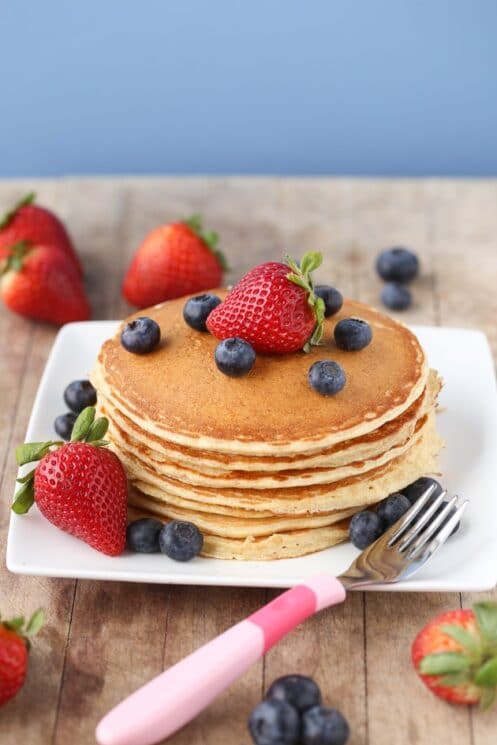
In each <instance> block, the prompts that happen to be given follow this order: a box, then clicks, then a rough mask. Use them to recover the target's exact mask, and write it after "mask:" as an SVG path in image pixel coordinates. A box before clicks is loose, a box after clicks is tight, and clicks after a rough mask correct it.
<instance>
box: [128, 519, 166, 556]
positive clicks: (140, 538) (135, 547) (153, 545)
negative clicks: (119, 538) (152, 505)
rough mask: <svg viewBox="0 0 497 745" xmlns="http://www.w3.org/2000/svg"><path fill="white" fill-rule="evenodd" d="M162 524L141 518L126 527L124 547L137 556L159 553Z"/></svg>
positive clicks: (158, 521)
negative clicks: (134, 552)
mask: <svg viewBox="0 0 497 745" xmlns="http://www.w3.org/2000/svg"><path fill="white" fill-rule="evenodd" d="M163 526H164V523H162V522H161V521H160V520H154V519H153V518H151V517H143V518H141V519H140V520H135V521H134V522H132V523H130V524H129V525H128V529H127V530H126V545H127V547H128V548H129V550H130V551H136V552H137V553H139V554H154V553H156V552H157V551H159V533H160V532H161V530H162V528H163Z"/></svg>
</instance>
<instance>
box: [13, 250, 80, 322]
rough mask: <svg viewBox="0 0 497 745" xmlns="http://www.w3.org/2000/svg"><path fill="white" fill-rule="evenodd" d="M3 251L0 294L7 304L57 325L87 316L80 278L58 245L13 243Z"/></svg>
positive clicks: (18, 311) (20, 312)
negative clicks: (4, 255) (5, 252)
mask: <svg viewBox="0 0 497 745" xmlns="http://www.w3.org/2000/svg"><path fill="white" fill-rule="evenodd" d="M7 253H8V255H7V257H6V258H4V259H3V261H2V262H0V296H1V297H2V300H3V301H4V303H5V305H6V306H7V308H9V309H10V310H13V311H14V312H15V313H19V314H20V315H22V316H27V317H28V318H34V319H35V320H39V321H49V322H50V323H56V324H58V325H62V324H64V323H70V322H71V321H86V320H88V318H89V317H90V306H89V303H88V300H87V298H86V295H85V291H84V288H83V285H82V283H81V279H80V277H79V275H78V274H77V272H76V269H75V268H74V265H73V264H72V263H71V262H70V261H69V260H68V258H67V256H66V255H65V254H63V253H62V252H61V251H60V250H59V249H58V248H56V247H54V246H49V245H43V246H39V245H36V246H31V245H29V244H27V243H17V244H16V245H15V246H13V247H11V248H10V249H9V250H8V252H7Z"/></svg>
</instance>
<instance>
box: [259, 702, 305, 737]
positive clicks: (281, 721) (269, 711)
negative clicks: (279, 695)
mask: <svg viewBox="0 0 497 745" xmlns="http://www.w3.org/2000/svg"><path fill="white" fill-rule="evenodd" d="M248 726H249V731H250V734H251V735H252V739H253V741H254V742H255V744H256V745H298V743H299V742H300V717H299V714H298V712H297V710H296V709H294V707H293V706H291V705H290V704H289V703H287V702H286V701H279V700H278V699H270V700H266V701H261V703H260V704H258V705H257V706H256V707H255V709H254V710H253V712H252V713H251V715H250V717H249V721H248Z"/></svg>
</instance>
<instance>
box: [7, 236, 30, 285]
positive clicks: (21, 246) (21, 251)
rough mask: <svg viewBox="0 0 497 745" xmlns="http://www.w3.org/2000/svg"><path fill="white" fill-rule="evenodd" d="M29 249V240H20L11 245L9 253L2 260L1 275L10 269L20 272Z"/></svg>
mask: <svg viewBox="0 0 497 745" xmlns="http://www.w3.org/2000/svg"><path fill="white" fill-rule="evenodd" d="M29 250H30V245H29V243H28V242H27V241H19V243H15V244H14V245H13V246H11V247H10V248H9V255H8V256H7V257H6V258H5V259H4V260H3V261H2V264H1V268H0V277H2V276H3V275H4V274H7V272H10V271H14V272H20V271H21V269H22V267H23V264H24V257H25V256H26V254H27V253H29Z"/></svg>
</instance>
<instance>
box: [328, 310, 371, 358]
mask: <svg viewBox="0 0 497 745" xmlns="http://www.w3.org/2000/svg"><path fill="white" fill-rule="evenodd" d="M334 336H335V344H336V345H337V347H339V348H340V349H345V350H346V351H347V352H358V351H359V349H364V347H367V346H368V344H369V343H370V341H371V339H372V338H373V331H372V329H371V326H370V325H369V323H368V322H367V321H363V320H362V319H361V318H344V319H343V320H342V321H339V322H338V323H337V325H336V326H335V332H334Z"/></svg>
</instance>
